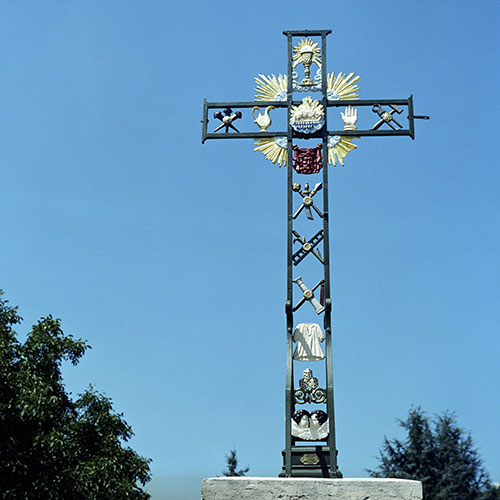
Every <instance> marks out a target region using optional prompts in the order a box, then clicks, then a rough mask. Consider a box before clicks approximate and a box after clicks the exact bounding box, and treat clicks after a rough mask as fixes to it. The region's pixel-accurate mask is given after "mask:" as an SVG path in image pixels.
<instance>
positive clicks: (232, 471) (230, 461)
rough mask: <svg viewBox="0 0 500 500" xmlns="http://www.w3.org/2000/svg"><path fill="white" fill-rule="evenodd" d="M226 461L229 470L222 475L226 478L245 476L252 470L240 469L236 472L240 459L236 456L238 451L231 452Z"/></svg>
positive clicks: (248, 468)
mask: <svg viewBox="0 0 500 500" xmlns="http://www.w3.org/2000/svg"><path fill="white" fill-rule="evenodd" d="M225 459H226V467H227V469H226V470H225V471H222V474H224V476H238V477H241V476H245V475H246V473H247V472H248V471H249V470H250V467H247V468H245V469H240V470H238V471H237V470H236V469H237V468H238V457H237V455H236V450H231V451H230V452H229V455H226V456H225Z"/></svg>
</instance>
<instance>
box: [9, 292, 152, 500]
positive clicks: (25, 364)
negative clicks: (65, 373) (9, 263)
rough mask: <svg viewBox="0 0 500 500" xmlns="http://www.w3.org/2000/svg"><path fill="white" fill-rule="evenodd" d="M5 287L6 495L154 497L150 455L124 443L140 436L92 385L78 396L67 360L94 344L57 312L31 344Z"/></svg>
mask: <svg viewBox="0 0 500 500" xmlns="http://www.w3.org/2000/svg"><path fill="white" fill-rule="evenodd" d="M2 295H3V292H1V291H0V429H1V432H0V471H1V473H0V492H1V494H2V498H4V499H21V498H22V499H23V500H29V499H37V500H44V499H48V500H51V499H54V500H55V499H57V500H61V499H68V500H69V499H72V500H73V499H74V500H80V499H82V500H83V499H85V500H89V499H90V500H92V499H106V500H115V499H116V500H122V499H147V498H150V495H149V494H148V493H146V492H145V491H143V490H142V488H141V487H140V486H138V483H140V484H142V485H145V484H146V482H147V481H149V480H150V469H149V462H150V460H149V459H146V458H144V457H141V456H140V455H138V454H137V453H136V452H135V451H134V450H132V449H131V448H130V447H126V446H124V444H123V443H124V442H125V441H127V440H129V439H130V437H131V436H132V435H133V433H132V429H131V427H130V426H129V425H128V424H127V422H125V420H124V419H123V415H122V414H118V413H116V412H114V411H113V407H112V402H111V400H110V399H109V398H107V397H105V396H104V395H102V394H99V393H98V392H96V391H95V390H94V389H93V388H92V387H90V389H88V390H87V391H85V392H84V393H83V394H80V395H78V397H77V399H76V400H72V398H71V397H70V395H69V394H68V393H67V392H66V390H65V387H64V384H63V379H62V374H61V364H62V362H63V361H70V362H71V363H72V364H73V365H76V364H77V363H78V361H79V360H80V358H81V357H82V356H83V354H84V353H85V351H86V349H88V348H90V346H89V345H88V344H87V343H86V342H85V341H83V340H81V339H75V338H73V337H72V336H71V335H65V334H64V333H63V331H62V329H61V321H60V320H59V319H53V318H52V317H51V316H47V317H45V318H42V319H41V320H40V321H38V323H37V324H36V325H34V326H33V327H32V330H31V332H30V333H29V334H28V336H27V339H26V341H25V342H24V343H21V342H19V341H18V339H17V336H16V332H15V331H14V330H13V327H14V325H16V324H19V323H20V322H21V319H22V318H20V316H19V315H18V314H17V308H16V307H11V306H9V305H8V303H7V301H6V300H4V299H3V297H2Z"/></svg>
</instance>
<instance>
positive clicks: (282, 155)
mask: <svg viewBox="0 0 500 500" xmlns="http://www.w3.org/2000/svg"><path fill="white" fill-rule="evenodd" d="M281 139H282V141H281ZM276 141H278V142H276ZM279 143H281V144H279ZM255 146H256V147H255V148H254V151H262V153H264V155H265V157H266V159H267V160H269V161H272V162H273V163H276V162H278V165H279V166H280V167H282V166H283V165H286V164H287V162H288V153H287V149H286V137H266V138H264V139H260V140H258V141H255Z"/></svg>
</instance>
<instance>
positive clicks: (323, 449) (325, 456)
mask: <svg viewBox="0 0 500 500" xmlns="http://www.w3.org/2000/svg"><path fill="white" fill-rule="evenodd" d="M330 33H331V30H305V31H284V32H283V34H284V35H285V36H286V37H287V48H288V50H287V53H288V59H287V62H288V64H287V74H288V79H287V85H288V87H287V92H286V101H251V102H207V101H206V100H205V101H204V106H203V119H202V142H205V141H206V140H207V139H264V138H276V137H282V138H286V143H287V154H288V161H287V292H286V303H285V314H286V330H287V344H286V345H287V348H286V352H287V354H286V356H287V358H286V359H287V364H286V382H285V450H284V452H283V455H284V466H283V471H282V473H281V474H280V475H281V476H285V477H291V476H302V477H307V476H311V477H342V474H341V472H340V470H339V468H338V465H337V454H338V452H337V447H336V434H335V407H334V384H333V352H332V299H331V283H330V237H329V225H330V213H329V208H328V207H329V199H328V195H329V190H328V137H329V136H333V135H336V136H340V137H342V136H345V137H349V136H350V137H373V136H409V137H411V138H412V139H414V138H415V132H414V130H415V129H414V120H415V119H417V118H423V119H428V117H426V116H416V115H414V113H413V97H412V96H410V97H409V98H408V99H377V100H374V99H364V100H356V99H349V100H346V99H344V100H329V99H328V95H327V77H328V74H327V69H326V67H327V66H326V37H327V36H328V35H329V34H330ZM295 37H321V59H322V64H321V76H322V78H321V91H320V99H319V100H320V102H321V104H322V105H323V107H324V110H325V116H324V125H323V127H322V128H321V129H320V130H319V131H317V132H314V133H311V134H307V135H306V134H303V133H299V132H297V131H296V130H294V129H293V128H292V126H291V124H290V118H291V115H290V114H291V109H292V106H297V105H299V104H300V102H301V101H294V100H293V90H292V81H293V77H292V71H293V68H292V56H293V39H294V38H295ZM316 92H317V91H316ZM255 105H258V106H259V107H260V106H262V107H264V106H274V107H275V108H278V109H280V108H281V109H283V108H286V109H287V130H286V131H273V132H267V131H266V132H263V131H257V132H255V131H254V132H229V128H228V127H226V131H225V132H222V133H216V132H211V133H210V132H208V130H207V128H208V122H209V120H208V112H209V110H211V109H217V110H221V109H224V110H226V109H228V108H229V112H232V110H234V109H243V110H245V109H248V108H253V107H254V106H255ZM348 105H352V106H355V107H356V108H359V107H366V106H371V107H372V110H373V111H375V107H376V106H378V107H379V108H378V109H380V107H381V106H391V107H392V106H403V107H406V108H407V111H408V115H407V120H408V124H407V127H406V128H402V127H401V128H399V129H396V130H395V129H391V130H380V129H379V126H380V124H379V125H378V126H377V125H376V126H374V127H372V129H369V130H328V123H327V118H328V117H327V115H328V114H327V113H326V110H328V108H330V107H335V108H337V107H345V106H348ZM239 113H240V114H239V115H238V116H239V117H240V116H241V112H239ZM379 114H380V113H379ZM219 115H220V116H222V115H221V114H220V113H219ZM380 116H382V115H380ZM382 121H383V120H382ZM389 121H390V120H389ZM220 128H222V126H219V127H218V129H220ZM297 139H318V140H321V146H322V157H323V164H324V166H323V168H322V175H323V177H322V191H323V217H322V220H323V227H322V230H320V231H319V232H321V231H322V233H321V236H322V241H323V258H322V259H320V262H321V264H322V265H323V279H322V283H323V284H324V310H323V312H322V314H323V327H324V333H325V350H326V353H325V371H326V391H324V392H326V413H327V415H328V421H329V433H328V436H327V438H325V439H324V440H322V441H325V444H326V446H314V447H313V448H312V447H309V448H307V446H305V445H307V444H308V442H307V441H303V440H300V439H298V438H295V437H293V436H292V429H291V416H292V414H293V412H294V410H295V407H296V403H297V402H298V403H300V401H298V400H297V398H296V394H295V389H294V361H293V333H294V307H293V304H294V286H293V265H294V262H295V259H296V258H297V257H296V256H295V257H294V251H293V243H294V239H293V238H294V235H297V233H296V231H295V230H294V213H293V203H294V201H293V196H294V190H293V189H292V186H293V185H294V175H295V174H294V169H293V149H292V147H293V141H294V140H297ZM316 236H317V235H316ZM299 262H300V261H299ZM299 262H295V264H298V263H299ZM320 391H323V390H322V389H320ZM320 393H321V392H320ZM324 399H325V398H324V397H322V399H320V400H319V401H320V402H324ZM304 443H305V445H304ZM309 443H310V442H309ZM297 444H298V445H297ZM306 449H307V450H312V451H313V453H309V456H315V457H316V458H318V461H315V460H313V461H312V462H310V463H309V464H308V467H306V468H304V467H302V468H301V466H300V465H299V466H298V467H297V464H296V458H297V457H300V456H301V454H302V458H304V457H305V456H306V455H307V454H304V452H303V450H306ZM318 456H319V457H318ZM294 458H295V462H294ZM305 463H306V462H305V461H302V464H305Z"/></svg>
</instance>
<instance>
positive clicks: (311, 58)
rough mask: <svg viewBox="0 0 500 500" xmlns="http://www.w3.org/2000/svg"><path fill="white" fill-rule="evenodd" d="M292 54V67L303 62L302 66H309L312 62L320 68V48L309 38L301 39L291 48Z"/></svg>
mask: <svg viewBox="0 0 500 500" xmlns="http://www.w3.org/2000/svg"><path fill="white" fill-rule="evenodd" d="M293 52H294V55H293V57H292V61H294V63H293V66H292V67H293V68H295V67H296V66H298V65H299V64H300V63H303V64H304V66H306V65H307V66H310V65H311V63H314V64H316V65H317V66H318V68H321V56H320V53H321V50H320V48H319V47H318V44H317V43H314V42H313V41H312V39H311V38H306V39H304V38H303V39H302V40H301V41H300V42H299V43H298V45H296V46H295V47H294V48H293Z"/></svg>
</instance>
